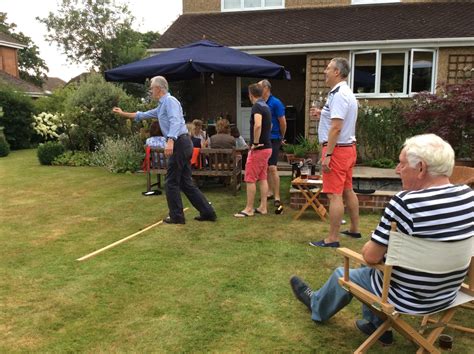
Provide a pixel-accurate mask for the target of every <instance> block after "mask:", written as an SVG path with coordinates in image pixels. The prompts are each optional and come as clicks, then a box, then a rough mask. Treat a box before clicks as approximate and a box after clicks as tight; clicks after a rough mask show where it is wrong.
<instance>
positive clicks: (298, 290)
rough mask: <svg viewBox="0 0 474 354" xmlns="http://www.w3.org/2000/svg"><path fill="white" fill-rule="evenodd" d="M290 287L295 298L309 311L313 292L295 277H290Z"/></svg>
mask: <svg viewBox="0 0 474 354" xmlns="http://www.w3.org/2000/svg"><path fill="white" fill-rule="evenodd" d="M290 285H291V290H293V294H295V296H296V298H297V299H298V300H300V301H301V302H302V303H303V304H304V305H305V306H306V307H307V308H308V310H310V311H311V296H313V290H312V289H311V288H310V287H309V286H308V285H307V284H305V283H304V282H303V281H302V280H301V279H300V278H298V277H297V276H292V277H291V279H290Z"/></svg>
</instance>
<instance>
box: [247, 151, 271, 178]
mask: <svg viewBox="0 0 474 354" xmlns="http://www.w3.org/2000/svg"><path fill="white" fill-rule="evenodd" d="M271 155H272V149H262V150H250V151H249V155H248V157H247V163H246V164H245V178H244V181H245V182H249V183H255V182H257V181H264V180H266V179H267V168H268V159H269V158H270V156H271Z"/></svg>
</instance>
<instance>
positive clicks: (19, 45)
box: [0, 40, 28, 49]
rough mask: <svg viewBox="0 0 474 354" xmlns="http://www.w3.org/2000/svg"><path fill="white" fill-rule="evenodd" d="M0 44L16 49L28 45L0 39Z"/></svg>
mask: <svg viewBox="0 0 474 354" xmlns="http://www.w3.org/2000/svg"><path fill="white" fill-rule="evenodd" d="M0 46H3V47H9V48H16V49H23V48H26V47H28V46H27V45H24V44H18V43H12V42H7V41H2V40H0Z"/></svg>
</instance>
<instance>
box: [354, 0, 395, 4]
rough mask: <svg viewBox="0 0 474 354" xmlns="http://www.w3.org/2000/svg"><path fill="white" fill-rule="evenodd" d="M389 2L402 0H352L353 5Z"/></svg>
mask: <svg viewBox="0 0 474 354" xmlns="http://www.w3.org/2000/svg"><path fill="white" fill-rule="evenodd" d="M388 2H400V0H352V5H368V4H386V3H388Z"/></svg>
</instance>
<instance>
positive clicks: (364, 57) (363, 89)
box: [353, 52, 377, 93]
mask: <svg viewBox="0 0 474 354" xmlns="http://www.w3.org/2000/svg"><path fill="white" fill-rule="evenodd" d="M376 61H377V53H376V52H373V53H357V54H354V60H353V63H354V87H353V89H354V92H357V93H373V92H375V69H376Z"/></svg>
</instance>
